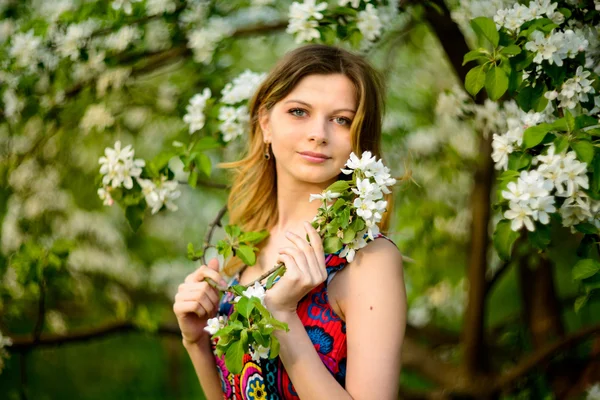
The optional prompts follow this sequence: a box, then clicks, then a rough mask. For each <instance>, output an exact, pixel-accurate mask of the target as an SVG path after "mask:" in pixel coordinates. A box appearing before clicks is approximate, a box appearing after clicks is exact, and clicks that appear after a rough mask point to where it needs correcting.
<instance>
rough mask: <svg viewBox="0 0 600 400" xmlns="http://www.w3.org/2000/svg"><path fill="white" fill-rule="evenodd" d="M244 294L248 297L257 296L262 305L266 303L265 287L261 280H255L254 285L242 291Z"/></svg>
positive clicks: (238, 297)
mask: <svg viewBox="0 0 600 400" xmlns="http://www.w3.org/2000/svg"><path fill="white" fill-rule="evenodd" d="M242 295H243V296H244V297H247V298H251V297H256V298H257V299H259V300H260V303H261V304H262V305H264V304H265V295H266V292H265V288H264V287H263V286H262V285H261V284H260V282H254V285H252V286H250V287H248V288H247V289H246V290H244V291H243V292H242ZM239 299H240V296H237V297H236V300H235V301H239Z"/></svg>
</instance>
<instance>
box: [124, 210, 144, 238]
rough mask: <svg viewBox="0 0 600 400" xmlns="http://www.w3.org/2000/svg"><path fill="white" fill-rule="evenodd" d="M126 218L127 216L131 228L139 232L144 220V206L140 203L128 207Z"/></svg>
mask: <svg viewBox="0 0 600 400" xmlns="http://www.w3.org/2000/svg"><path fill="white" fill-rule="evenodd" d="M125 218H127V222H129V226H131V229H133V231H134V232H137V230H138V229H139V228H140V226H141V225H142V221H143V220H144V207H142V206H140V205H135V206H130V207H127V209H126V210H125Z"/></svg>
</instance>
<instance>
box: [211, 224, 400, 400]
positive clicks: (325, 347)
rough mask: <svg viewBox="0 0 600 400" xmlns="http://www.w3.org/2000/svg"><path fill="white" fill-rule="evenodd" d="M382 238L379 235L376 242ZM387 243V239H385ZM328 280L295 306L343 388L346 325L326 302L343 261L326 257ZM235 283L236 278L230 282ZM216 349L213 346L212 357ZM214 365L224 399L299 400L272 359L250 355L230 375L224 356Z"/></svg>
mask: <svg viewBox="0 0 600 400" xmlns="http://www.w3.org/2000/svg"><path fill="white" fill-rule="evenodd" d="M378 237H384V238H386V239H388V238H387V237H385V236H384V235H382V234H378V235H377V236H376V237H375V238H378ZM388 240H389V239H388ZM325 265H326V267H327V280H326V281H325V282H323V283H321V284H320V285H318V286H317V287H315V288H314V289H313V290H311V291H310V292H309V293H308V294H307V295H306V296H304V297H303V298H302V299H301V300H300V302H298V308H297V313H298V316H299V317H300V320H301V321H302V324H303V325H304V327H305V328H306V332H307V333H308V336H309V337H310V340H311V341H312V342H313V344H314V346H315V349H316V350H317V353H318V354H319V356H320V357H321V360H322V361H323V364H325V366H326V367H327V369H328V370H329V372H330V373H331V374H332V375H333V377H334V378H335V379H336V380H337V381H338V382H339V383H340V384H341V385H342V387H344V386H345V383H346V355H347V348H346V323H345V322H344V321H343V320H342V319H341V318H340V317H339V316H338V315H337V314H336V313H335V311H334V310H333V309H332V308H331V305H330V304H329V301H328V298H327V285H328V283H329V282H330V281H331V279H332V278H333V276H334V275H335V274H336V273H337V272H338V271H340V270H341V269H342V268H344V266H345V265H346V259H345V258H340V257H338V256H337V255H336V254H326V255H325ZM232 283H233V284H236V283H237V278H235V279H234V281H233V282H232ZM233 298H234V296H233V294H231V293H229V292H227V293H225V294H224V295H223V297H222V298H221V301H220V304H219V312H218V315H223V316H229V315H230V314H231V313H232V312H233V306H232V304H231V302H232V300H233ZM214 351H215V345H214V343H213V353H214ZM215 361H216V363H217V368H218V370H219V377H220V379H221V385H222V389H223V398H224V399H235V400H246V399H248V400H290V399H299V397H298V394H297V393H296V391H295V390H294V385H292V382H291V380H290V377H289V376H288V374H287V372H286V371H285V368H284V366H283V363H282V362H281V360H280V358H279V357H276V358H274V359H272V360H271V359H260V361H254V360H252V358H251V356H250V355H249V354H245V355H244V358H243V368H242V371H241V372H240V374H238V375H234V374H231V373H230V372H229V371H228V370H227V367H226V366H225V356H221V357H217V356H216V355H215Z"/></svg>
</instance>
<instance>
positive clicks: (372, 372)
mask: <svg viewBox="0 0 600 400" xmlns="http://www.w3.org/2000/svg"><path fill="white" fill-rule="evenodd" d="M382 93H383V88H382V85H381V81H380V79H379V77H378V75H377V73H376V72H375V71H374V70H373V69H372V68H371V67H370V66H369V65H368V63H367V62H365V60H363V59H362V58H360V57H358V56H356V55H354V54H352V53H350V52H348V51H345V50H342V49H339V48H335V47H329V46H323V45H308V46H304V47H301V48H298V49H296V50H294V51H292V52H290V53H288V54H287V55H286V56H285V57H284V58H283V59H282V60H280V62H279V63H278V64H277V65H276V66H275V68H274V69H273V70H272V71H271V73H270V74H269V76H268V77H267V79H266V80H265V81H264V82H263V84H262V85H261V87H260V88H259V89H258V90H257V93H256V94H255V96H254V98H253V100H252V103H251V107H250V115H251V129H250V136H249V141H248V142H249V148H248V152H247V156H246V157H245V158H244V159H243V160H241V161H238V162H235V163H231V164H227V165H224V166H225V167H227V168H235V170H236V173H237V174H236V176H235V179H234V184H233V186H232V190H231V194H230V197H229V202H228V206H229V213H230V214H229V215H230V223H234V224H238V225H240V226H241V227H242V229H243V230H248V231H250V230H260V229H267V230H268V231H269V232H270V236H269V237H268V238H267V239H265V241H264V243H262V244H261V246H260V252H259V254H258V257H257V263H256V265H255V266H253V267H250V268H243V266H242V265H240V263H239V262H237V263H236V262H235V261H233V262H232V263H230V264H229V265H227V266H226V267H225V268H226V272H227V273H228V275H235V276H236V277H235V280H236V281H237V282H239V283H241V284H249V283H252V282H253V281H254V280H256V279H258V278H259V277H260V276H261V275H262V274H263V273H265V272H266V271H269V270H270V269H271V268H273V266H274V265H276V264H277V263H279V262H283V263H284V264H285V265H286V268H287V270H286V273H285V275H284V276H283V277H281V279H280V280H279V281H278V282H277V283H276V284H275V285H274V286H273V287H272V288H271V289H270V290H268V291H267V295H266V296H265V305H266V306H267V308H268V309H269V310H270V311H271V313H272V314H273V316H274V317H275V318H277V319H279V320H280V321H284V322H286V323H287V324H288V326H289V329H290V330H289V332H287V333H286V332H281V331H277V333H276V337H277V338H278V339H279V341H280V344H281V349H280V355H279V357H277V358H275V359H273V360H268V359H260V361H254V360H252V358H251V357H250V356H249V355H247V356H245V358H244V368H243V369H242V372H241V373H240V374H239V375H233V374H231V373H229V371H227V369H226V367H225V363H224V361H223V358H219V357H216V356H215V355H214V354H213V350H214V347H213V346H212V345H211V340H210V335H209V334H208V332H206V331H205V330H204V327H205V326H206V322H207V320H208V319H209V318H211V317H214V316H215V315H217V314H220V315H227V314H228V313H230V312H231V305H230V304H229V301H230V300H232V298H231V296H230V294H226V295H224V296H223V298H221V299H219V292H218V291H217V290H216V289H213V288H212V287H210V286H209V285H208V284H207V283H205V282H203V279H204V278H205V277H210V278H212V279H213V280H215V282H221V284H222V285H225V281H224V280H223V278H222V276H221V275H220V274H219V272H218V271H219V265H218V262H217V261H216V260H211V261H210V262H209V263H208V265H206V266H205V265H203V266H201V267H200V268H199V269H198V270H196V271H195V272H193V273H192V274H190V275H189V276H188V277H187V278H186V280H185V282H184V283H183V284H182V285H180V287H179V292H178V293H177V295H176V297H175V304H174V306H173V310H174V312H175V314H176V316H177V319H178V323H179V326H180V328H181V332H182V335H183V345H184V346H185V348H186V349H187V351H188V353H189V355H190V358H191V360H192V362H193V364H194V367H195V370H196V372H197V374H198V378H199V380H200V384H201V386H202V388H203V390H204V392H205V394H206V397H207V398H208V399H210V400H212V399H219V398H226V399H297V398H301V399H328V400H329V399H395V398H397V397H398V396H397V394H398V386H399V377H400V351H401V347H402V341H403V337H404V330H405V320H406V295H405V289H404V280H403V271H402V257H401V254H400V252H399V251H398V249H397V247H396V246H395V245H394V244H393V243H392V242H391V241H389V240H386V239H387V238H385V237H381V236H383V235H378V236H377V237H376V238H375V240H373V241H371V242H369V244H368V245H367V246H366V247H364V248H362V249H361V250H359V251H358V252H357V253H356V257H355V258H354V260H353V261H352V262H351V263H346V260H345V259H343V258H339V257H338V256H337V255H335V254H324V252H323V246H322V244H321V240H320V238H319V235H318V233H317V232H316V231H315V230H314V229H313V228H312V226H311V225H310V224H309V223H308V221H311V220H312V218H313V217H314V216H315V215H316V213H317V209H318V207H319V206H320V204H319V202H309V195H310V194H311V193H321V192H322V191H323V189H325V188H327V187H328V186H329V185H330V184H331V183H333V182H335V181H336V180H338V179H343V177H344V176H345V175H343V174H341V172H340V169H341V168H343V167H344V164H345V163H346V161H347V159H348V157H349V155H350V153H351V152H352V151H354V152H355V153H356V154H359V155H360V154H361V153H362V152H363V151H366V150H368V151H371V153H373V154H374V155H376V156H378V157H379V155H380V149H379V144H380V136H381V113H382V97H383V95H382ZM388 200H391V199H388ZM388 205H389V206H391V202H390V203H388ZM388 219H389V215H385V216H384V218H383V221H382V224H381V228H382V230H385V228H386V225H387V222H388ZM307 235H308V237H309V238H310V243H309V242H308V241H307V240H306V236H307ZM334 276H335V277H334Z"/></svg>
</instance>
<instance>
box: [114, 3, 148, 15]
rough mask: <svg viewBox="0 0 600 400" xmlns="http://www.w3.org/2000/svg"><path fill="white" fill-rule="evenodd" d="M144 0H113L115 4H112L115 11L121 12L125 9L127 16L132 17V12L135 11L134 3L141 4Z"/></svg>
mask: <svg viewBox="0 0 600 400" xmlns="http://www.w3.org/2000/svg"><path fill="white" fill-rule="evenodd" d="M141 1H142V0H113V2H112V3H111V7H112V8H113V9H114V10H121V9H123V12H124V13H125V14H127V15H131V12H132V11H133V8H132V6H133V3H139V2H141Z"/></svg>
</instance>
